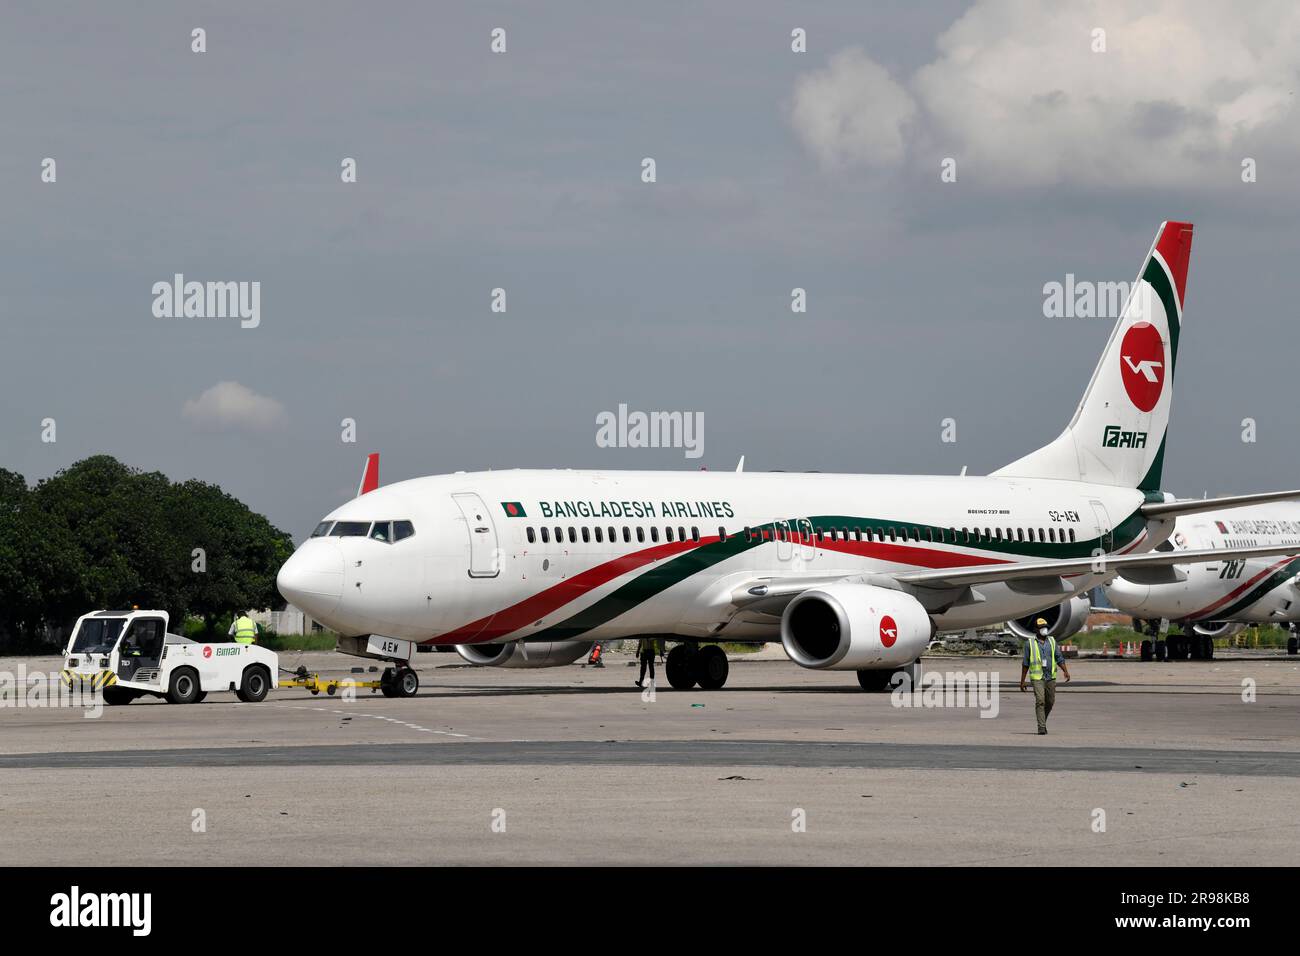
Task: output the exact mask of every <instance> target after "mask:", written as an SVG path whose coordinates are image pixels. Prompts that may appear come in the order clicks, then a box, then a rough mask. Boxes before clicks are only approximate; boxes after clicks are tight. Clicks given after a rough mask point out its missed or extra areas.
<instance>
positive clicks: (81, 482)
mask: <svg viewBox="0 0 1300 956" xmlns="http://www.w3.org/2000/svg"><path fill="white" fill-rule="evenodd" d="M195 549H202V552H203V562H202V563H201V564H199V565H197V566H196V559H195V553H194V552H195ZM292 551H293V543H292V540H291V539H290V537H289V535H288V534H286V533H285V532H283V531H280V530H279V529H277V528H275V527H274V526H273V525H272V524H271V523H270V522H269V521H267V520H266V518H265V517H263V516H262V515H259V514H256V513H255V512H253V511H251V510H250V509H249V508H248V507H247V506H246V505H244V504H243V503H242V502H240V501H238V500H237V499H235V498H233V497H231V496H230V495H228V494H226V493H225V492H223V491H222V490H221V489H220V488H218V487H217V486H216V485H210V484H207V483H205V482H201V481H195V480H191V481H184V482H180V483H177V484H173V483H171V482H170V481H168V479H167V478H166V476H164V475H162V474H160V473H158V472H141V471H139V470H136V469H132V468H128V467H127V466H126V465H123V464H122V463H121V462H119V461H117V460H116V459H115V458H112V457H111V456H108V455H96V456H94V457H91V458H87V459H84V460H83V461H79V462H77V463H76V464H74V465H72V466H70V467H69V468H66V469H64V470H63V471H60V472H59V473H58V474H56V475H54V476H53V477H52V478H49V479H46V480H45V481H42V482H40V483H39V484H38V485H37V486H36V487H35V488H32V489H28V488H27V485H26V483H25V482H24V481H23V479H22V476H20V475H16V474H14V473H12V472H7V471H0V630H3V631H5V632H7V633H8V635H9V638H10V643H13V641H14V639H15V638H17V637H19V636H22V635H26V636H28V637H31V636H34V635H35V634H37V633H39V631H40V630H41V628H42V626H43V625H45V624H68V623H71V621H72V620H74V619H75V618H76V617H77V616H78V615H80V614H83V613H85V612H86V611H88V610H92V609H94V608H127V607H130V606H132V605H138V606H140V607H151V608H159V609H163V610H166V611H168V613H169V614H170V615H171V617H172V619H173V621H174V629H176V630H179V629H180V628H181V626H182V622H183V619H184V617H185V616H186V615H187V614H196V615H199V616H201V617H202V618H203V620H204V622H205V625H206V629H207V631H208V633H211V631H212V629H213V628H214V626H215V622H216V621H217V619H218V618H219V617H221V616H222V615H223V614H229V613H230V612H231V611H232V610H234V609H240V608H262V607H270V606H272V605H274V604H275V603H276V602H277V601H278V600H279V598H278V596H277V594H276V590H275V575H276V573H277V572H278V570H279V568H280V565H281V564H283V563H284V561H285V559H287V558H288V556H289V554H290V553H292ZM3 636H4V635H0V637H3Z"/></svg>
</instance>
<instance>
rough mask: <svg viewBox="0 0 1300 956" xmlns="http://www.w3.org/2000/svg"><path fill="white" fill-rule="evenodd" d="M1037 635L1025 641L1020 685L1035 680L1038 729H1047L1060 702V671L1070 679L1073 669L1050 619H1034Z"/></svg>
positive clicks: (1023, 685)
mask: <svg viewBox="0 0 1300 956" xmlns="http://www.w3.org/2000/svg"><path fill="white" fill-rule="evenodd" d="M1034 630H1035V632H1036V635H1035V636H1034V637H1031V638H1028V639H1027V640H1026V641H1025V656H1024V659H1023V660H1022V661H1021V662H1020V689H1021V690H1022V691H1023V690H1024V689H1025V677H1026V676H1028V677H1029V679H1030V680H1031V681H1032V682H1033V684H1034V716H1035V717H1037V718H1038V732H1039V733H1040V734H1045V733H1047V718H1048V717H1049V716H1050V715H1051V713H1052V706H1053V705H1054V704H1055V703H1056V671H1057V669H1058V668H1059V669H1060V671H1061V673H1062V674H1064V675H1065V682H1066V683H1067V684H1068V683H1069V682H1070V669H1069V668H1068V667H1066V666H1065V655H1063V654H1062V653H1061V651H1060V648H1058V647H1057V646H1056V638H1054V637H1052V636H1051V634H1050V633H1048V630H1047V621H1046V620H1045V619H1043V618H1041V617H1040V618H1039V619H1038V620H1036V621H1035V622H1034Z"/></svg>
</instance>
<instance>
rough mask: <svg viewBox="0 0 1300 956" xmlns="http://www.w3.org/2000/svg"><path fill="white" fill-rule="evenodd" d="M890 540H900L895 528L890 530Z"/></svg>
mask: <svg viewBox="0 0 1300 956" xmlns="http://www.w3.org/2000/svg"><path fill="white" fill-rule="evenodd" d="M889 540H890V541H896V540H898V538H897V536H896V535H895V530H894V529H893V528H890V529H889Z"/></svg>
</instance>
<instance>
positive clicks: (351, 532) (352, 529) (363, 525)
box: [330, 521, 370, 538]
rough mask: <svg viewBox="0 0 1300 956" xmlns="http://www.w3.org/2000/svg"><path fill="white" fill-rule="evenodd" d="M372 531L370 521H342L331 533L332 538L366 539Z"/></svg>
mask: <svg viewBox="0 0 1300 956" xmlns="http://www.w3.org/2000/svg"><path fill="white" fill-rule="evenodd" d="M369 530H370V522H369V521H340V522H338V523H337V524H335V525H334V529H333V530H332V531H331V532H330V537H331V538H364V537H365V536H366V532H368V531H369Z"/></svg>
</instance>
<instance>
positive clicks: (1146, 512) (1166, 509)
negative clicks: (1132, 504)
mask: <svg viewBox="0 0 1300 956" xmlns="http://www.w3.org/2000/svg"><path fill="white" fill-rule="evenodd" d="M1296 498H1300V490H1295V491H1263V492H1259V493H1257V494H1253V495H1231V496H1229V497H1227V498H1185V499H1183V500H1181V501H1151V502H1148V503H1147V504H1144V505H1143V506H1142V507H1141V509H1140V510H1141V512H1142V514H1143V516H1144V517H1147V518H1176V517H1177V516H1178V515H1193V514H1199V513H1200V512H1203V511H1218V510H1220V509H1221V508H1240V507H1242V506H1244V505H1262V504H1267V503H1268V502H1270V501H1292V500H1294V499H1296Z"/></svg>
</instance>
